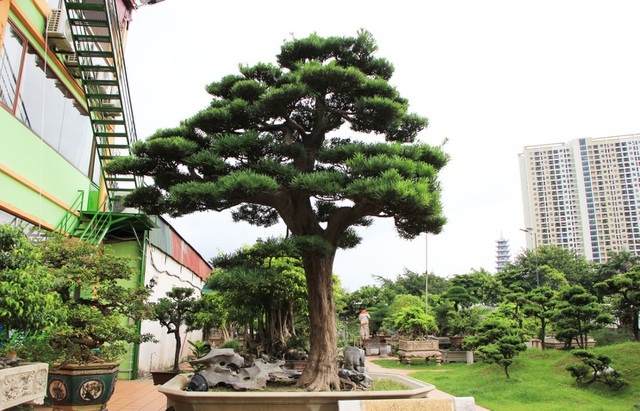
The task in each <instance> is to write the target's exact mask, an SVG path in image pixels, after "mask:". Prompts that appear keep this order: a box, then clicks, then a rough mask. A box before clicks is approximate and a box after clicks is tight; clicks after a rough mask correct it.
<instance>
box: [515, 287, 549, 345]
mask: <svg viewBox="0 0 640 411" xmlns="http://www.w3.org/2000/svg"><path fill="white" fill-rule="evenodd" d="M555 306H556V292H555V291H553V290H552V289H551V288H550V287H540V288H536V289H534V290H533V291H531V292H529V293H528V294H527V295H526V297H525V303H524V306H523V307H522V311H523V312H524V315H526V316H529V317H534V318H536V319H537V320H538V321H540V332H539V333H538V338H540V340H541V341H542V348H543V349H544V340H545V335H546V329H547V324H548V323H549V320H550V319H551V317H552V316H553V313H554V309H555Z"/></svg>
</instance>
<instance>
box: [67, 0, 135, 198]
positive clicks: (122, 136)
mask: <svg viewBox="0 0 640 411" xmlns="http://www.w3.org/2000/svg"><path fill="white" fill-rule="evenodd" d="M64 3H65V9H66V11H67V20H68V23H69V26H70V28H71V37H72V40H73V45H74V48H75V57H76V58H77V62H78V69H77V70H78V72H79V77H80V80H81V82H82V86H83V88H84V92H85V97H86V99H87V108H88V110H89V117H90V119H91V126H92V128H93V135H94V138H95V143H96V150H97V154H98V158H99V160H100V165H101V166H102V170H103V171H102V177H103V179H104V182H105V186H106V190H107V197H108V198H109V200H110V201H111V202H113V201H114V200H115V199H117V198H118V197H123V196H125V195H126V194H128V193H129V192H131V191H132V190H133V189H135V188H136V187H138V186H140V185H141V184H142V179H141V178H140V177H135V176H133V175H129V174H116V175H109V174H106V173H105V172H104V166H105V164H107V163H108V162H109V161H110V160H111V159H113V158H114V157H117V156H123V155H124V156H128V155H130V147H131V145H132V144H133V143H135V141H136V132H135V126H134V122H133V111H132V109H131V99H130V97H129V89H128V82H127V73H126V69H125V64H124V52H123V49H122V40H121V33H120V25H119V23H118V16H117V12H116V8H115V4H114V2H113V1H111V0H65V2H64Z"/></svg>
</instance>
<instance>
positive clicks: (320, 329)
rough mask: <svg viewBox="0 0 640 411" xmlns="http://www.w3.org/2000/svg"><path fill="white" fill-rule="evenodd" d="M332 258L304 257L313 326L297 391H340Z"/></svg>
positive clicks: (308, 255) (310, 317)
mask: <svg viewBox="0 0 640 411" xmlns="http://www.w3.org/2000/svg"><path fill="white" fill-rule="evenodd" d="M333 258H334V255H333V254H332V255H331V256H328V257H319V256H317V255H311V254H307V255H305V256H304V257H303V263H304V269H305V270H304V271H305V275H306V279H307V288H308V292H309V319H310V322H311V335H310V340H311V341H310V342H311V347H310V352H309V362H308V364H307V367H306V368H305V369H304V372H303V373H302V375H301V376H300V379H299V380H298V387H302V388H306V389H307V390H309V391H330V390H339V389H340V378H339V377H338V365H337V343H338V336H337V327H336V318H335V301H334V298H333V277H332V271H333Z"/></svg>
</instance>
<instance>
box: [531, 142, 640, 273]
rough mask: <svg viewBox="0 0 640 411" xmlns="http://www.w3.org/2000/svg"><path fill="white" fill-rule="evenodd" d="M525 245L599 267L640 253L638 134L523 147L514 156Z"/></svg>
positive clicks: (639, 153) (639, 151)
mask: <svg viewBox="0 0 640 411" xmlns="http://www.w3.org/2000/svg"><path fill="white" fill-rule="evenodd" d="M519 160H520V175H521V179H522V198H523V206H524V218H525V224H526V226H527V228H526V230H523V231H526V232H527V247H528V248H536V247H538V246H541V245H557V246H561V247H563V248H566V249H570V250H575V251H576V252H577V253H578V254H580V255H584V256H585V257H586V258H587V259H588V260H592V261H595V262H599V263H604V262H606V260H607V253H608V252H609V251H629V252H630V253H633V254H636V255H637V254H640V227H639V215H638V207H639V206H640V184H639V183H640V134H631V135H622V136H612V137H602V138H579V139H576V140H572V141H570V142H568V143H559V144H549V145H539V146H528V147H525V149H524V152H523V153H521V154H520V155H519Z"/></svg>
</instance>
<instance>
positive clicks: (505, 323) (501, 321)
mask: <svg viewBox="0 0 640 411" xmlns="http://www.w3.org/2000/svg"><path fill="white" fill-rule="evenodd" d="M463 347H464V348H465V349H467V350H469V349H470V350H475V351H476V353H477V354H478V355H479V356H480V357H481V358H482V360H483V361H484V362H486V363H488V364H493V363H495V364H498V365H500V366H501V367H502V368H503V369H504V373H505V375H506V376H507V378H509V371H508V368H509V366H510V365H511V364H513V359H514V358H515V357H516V356H517V355H518V354H520V352H522V351H525V350H526V349H527V346H526V345H525V344H524V343H522V342H521V341H520V335H519V333H518V329H517V327H516V326H515V323H514V322H513V321H511V320H508V319H506V318H497V317H494V318H489V319H487V320H485V321H484V322H483V323H482V324H480V326H479V327H478V330H477V332H476V335H474V336H471V337H467V338H465V339H464V342H463Z"/></svg>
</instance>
